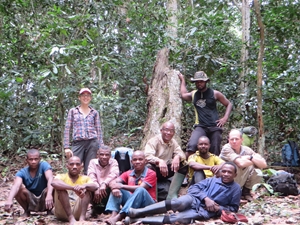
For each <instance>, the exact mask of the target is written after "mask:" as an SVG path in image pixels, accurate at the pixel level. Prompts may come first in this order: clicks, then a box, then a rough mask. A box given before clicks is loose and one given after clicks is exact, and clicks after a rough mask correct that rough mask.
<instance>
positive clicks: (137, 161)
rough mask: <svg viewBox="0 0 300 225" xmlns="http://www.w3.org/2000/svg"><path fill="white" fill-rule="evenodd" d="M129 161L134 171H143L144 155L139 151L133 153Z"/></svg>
mask: <svg viewBox="0 0 300 225" xmlns="http://www.w3.org/2000/svg"><path fill="white" fill-rule="evenodd" d="M131 163H132V165H133V168H134V169H135V170H136V171H143V170H144V169H145V165H146V159H145V156H144V155H143V154H140V153H137V154H136V153H133V155H132V159H131Z"/></svg>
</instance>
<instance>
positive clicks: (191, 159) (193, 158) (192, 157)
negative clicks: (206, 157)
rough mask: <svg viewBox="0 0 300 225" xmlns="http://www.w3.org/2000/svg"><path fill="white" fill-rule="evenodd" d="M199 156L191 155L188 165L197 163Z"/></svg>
mask: <svg viewBox="0 0 300 225" xmlns="http://www.w3.org/2000/svg"><path fill="white" fill-rule="evenodd" d="M196 158H197V155H196V154H195V153H194V154H192V155H190V157H189V159H188V163H190V162H197V161H196Z"/></svg>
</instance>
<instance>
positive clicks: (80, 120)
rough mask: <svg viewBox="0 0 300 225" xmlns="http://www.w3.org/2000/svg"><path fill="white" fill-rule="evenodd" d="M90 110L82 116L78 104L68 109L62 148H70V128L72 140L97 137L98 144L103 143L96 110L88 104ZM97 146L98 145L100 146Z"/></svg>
mask: <svg viewBox="0 0 300 225" xmlns="http://www.w3.org/2000/svg"><path fill="white" fill-rule="evenodd" d="M89 107H90V109H91V111H90V113H89V114H88V115H87V116H86V117H84V115H83V114H82V113H81V112H80V111H79V106H77V107H75V108H72V109H70V110H69V113H68V117H67V121H66V126H65V132H64V148H65V149H66V148H70V133H71V130H72V141H82V140H91V139H95V138H97V139H98V141H99V145H100V146H101V145H102V144H103V139H102V131H101V125H100V116H99V113H98V112H97V110H95V109H93V108H92V107H91V106H89ZM100 146H99V147H100Z"/></svg>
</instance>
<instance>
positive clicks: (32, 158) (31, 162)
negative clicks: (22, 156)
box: [26, 153, 41, 169]
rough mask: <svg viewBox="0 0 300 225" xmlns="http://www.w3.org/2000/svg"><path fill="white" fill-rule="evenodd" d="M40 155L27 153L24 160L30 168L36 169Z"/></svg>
mask: <svg viewBox="0 0 300 225" xmlns="http://www.w3.org/2000/svg"><path fill="white" fill-rule="evenodd" d="M40 161H41V157H40V154H39V153H35V154H27V158H26V162H27V164H28V166H29V168H30V169H36V168H37V167H38V166H39V163H40Z"/></svg>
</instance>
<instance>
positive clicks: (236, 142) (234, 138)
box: [229, 131, 243, 151]
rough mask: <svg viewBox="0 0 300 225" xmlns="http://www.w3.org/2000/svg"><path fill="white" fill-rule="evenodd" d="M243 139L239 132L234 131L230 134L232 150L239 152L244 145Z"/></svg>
mask: <svg viewBox="0 0 300 225" xmlns="http://www.w3.org/2000/svg"><path fill="white" fill-rule="evenodd" d="M242 142H243V139H242V137H241V133H240V132H239V131H232V132H230V133H229V144H230V146H231V148H233V149H234V150H237V151H239V150H240V148H241V145H242Z"/></svg>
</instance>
